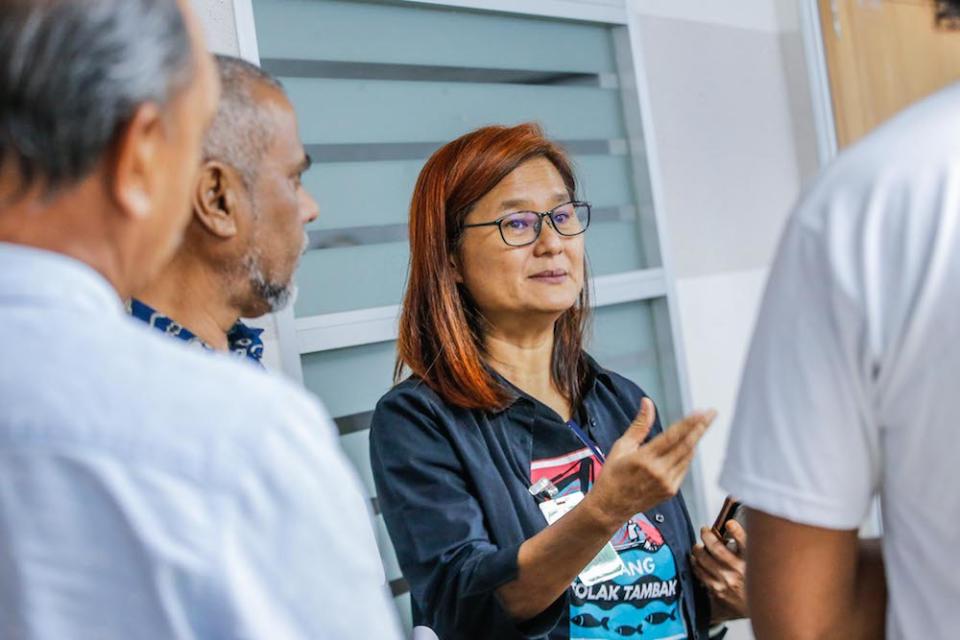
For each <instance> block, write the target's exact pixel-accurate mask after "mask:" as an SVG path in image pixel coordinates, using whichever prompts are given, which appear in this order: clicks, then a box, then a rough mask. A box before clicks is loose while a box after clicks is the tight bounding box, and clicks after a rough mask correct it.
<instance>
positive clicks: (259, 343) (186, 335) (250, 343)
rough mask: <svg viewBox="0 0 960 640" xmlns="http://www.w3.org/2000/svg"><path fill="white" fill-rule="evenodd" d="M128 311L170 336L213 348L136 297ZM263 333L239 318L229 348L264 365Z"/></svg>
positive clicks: (251, 360)
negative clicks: (261, 337) (261, 335)
mask: <svg viewBox="0 0 960 640" xmlns="http://www.w3.org/2000/svg"><path fill="white" fill-rule="evenodd" d="M127 312H128V313H129V314H130V315H131V316H133V317H134V318H136V319H137V320H142V321H143V322H146V323H147V324H148V325H150V326H151V327H153V328H155V329H158V330H159V331H162V332H164V333H165V334H167V335H168V336H172V337H174V338H177V339H179V340H183V341H184V342H187V343H190V344H196V345H198V346H200V347H202V348H203V349H206V350H208V351H212V350H213V348H212V347H210V345H208V344H207V343H206V342H204V341H203V340H201V339H200V338H199V336H197V335H196V334H195V333H193V332H192V331H190V330H189V329H187V328H186V327H184V326H183V325H180V324H178V323H177V322H176V321H175V320H173V319H172V318H168V317H167V316H165V315H163V314H162V313H160V312H159V311H157V310H156V309H154V308H153V307H151V306H150V305H148V304H145V303H143V302H140V301H139V300H137V299H136V298H134V299H132V300H130V302H129V303H127ZM261 333H263V329H254V328H253V327H248V326H247V325H245V324H243V323H242V322H240V321H239V320H237V322H236V323H234V325H233V327H231V328H230V331H229V332H228V333H227V350H228V351H229V352H230V353H232V354H233V355H235V356H237V357H239V358H244V359H246V360H249V361H250V362H253V363H255V364H256V365H258V366H260V367H263V363H262V362H261V360H262V359H263V340H261V339H260V334H261Z"/></svg>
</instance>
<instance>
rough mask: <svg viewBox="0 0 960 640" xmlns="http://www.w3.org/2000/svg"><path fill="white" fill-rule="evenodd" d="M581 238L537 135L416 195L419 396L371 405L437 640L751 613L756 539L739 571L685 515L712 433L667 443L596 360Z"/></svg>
mask: <svg viewBox="0 0 960 640" xmlns="http://www.w3.org/2000/svg"><path fill="white" fill-rule="evenodd" d="M589 224H590V205H589V204H588V203H586V202H580V201H578V200H577V198H576V180H575V177H574V173H573V169H572V167H571V164H570V161H569V159H568V158H567V156H566V154H565V153H564V152H563V150H562V149H560V148H559V147H558V146H557V145H556V144H554V143H553V142H551V141H550V140H548V139H546V138H545V137H544V136H543V133H542V131H541V130H540V128H539V127H537V126H536V125H533V124H524V125H520V126H516V127H485V128H482V129H478V130H476V131H474V132H472V133H470V134H467V135H465V136H463V137H461V138H458V139H457V140H454V141H453V142H450V143H449V144H447V145H445V146H444V147H442V148H441V149H439V150H438V151H437V152H436V153H434V154H433V156H432V157H431V158H430V159H429V161H428V162H427V163H426V165H425V166H424V168H423V170H422V171H421V173H420V177H419V179H418V180H417V185H416V188H415V190H414V194H413V200H412V202H411V206H410V250H411V260H410V273H409V279H408V285H407V291H406V296H405V298H404V302H403V311H402V313H401V316H400V331H399V338H398V342H397V348H398V359H397V368H396V372H395V377H396V379H397V380H398V381H399V380H400V379H401V378H402V376H403V374H404V372H405V371H406V370H409V371H410V374H411V375H410V376H409V377H407V378H406V379H405V380H403V381H402V382H399V383H398V384H397V385H396V386H395V387H394V388H393V389H392V390H390V391H389V392H388V393H387V394H386V395H385V396H384V397H383V398H382V399H381V400H380V402H379V403H378V404H377V408H376V411H375V412H374V416H373V424H372V428H371V434H370V456H371V462H372V465H373V473H374V478H375V480H376V485H377V493H378V497H379V503H380V508H381V511H382V513H383V516H384V519H385V520H386V524H387V528H388V529H389V531H390V536H391V538H392V539H393V543H394V546H395V548H396V552H397V558H398V560H399V562H400V567H401V568H402V570H403V574H404V576H405V577H406V579H407V581H408V582H409V583H410V589H411V595H412V601H413V608H414V622H415V624H421V625H426V626H429V627H431V628H432V629H433V630H434V631H436V633H437V634H438V635H439V636H440V638H442V640H455V639H459V638H471V639H473V638H494V639H497V640H505V639H509V638H549V639H551V640H554V639H559V638H627V637H638V638H639V637H642V638H644V639H645V640H649V639H651V638H688V637H689V638H706V637H708V628H709V627H710V625H711V623H716V622H720V621H723V620H726V619H731V618H734V617H741V616H743V615H744V613H745V604H744V603H745V601H746V599H745V593H744V588H743V574H744V562H743V558H742V555H740V554H742V552H743V549H744V546H745V543H746V537H745V534H744V532H743V530H742V529H741V528H739V527H738V526H737V525H736V524H735V523H734V524H731V526H730V527H729V528H728V533H729V534H730V535H731V536H732V537H733V538H734V539H736V540H737V542H738V543H739V551H731V550H730V549H728V548H727V546H726V545H725V544H724V542H723V541H722V540H720V539H719V538H718V537H717V536H715V535H714V534H713V533H710V532H709V529H706V530H704V531H703V532H702V535H703V541H704V544H703V545H694V542H695V540H694V535H693V528H692V525H691V522H690V518H689V516H688V514H687V510H686V507H685V506H684V503H683V499H682V498H681V497H680V495H679V493H678V492H679V488H680V484H681V482H682V481H683V478H684V476H685V475H686V471H687V467H688V465H689V463H690V461H691V459H692V457H693V453H694V448H695V445H696V443H697V441H698V440H699V439H700V437H701V435H702V434H703V432H704V430H705V429H706V428H707V426H708V425H709V423H710V422H711V421H712V420H713V416H714V414H713V412H709V413H694V414H692V415H690V416H688V417H687V418H685V419H684V420H682V421H680V422H678V423H677V424H675V425H673V426H672V427H670V428H669V429H667V430H666V431H661V428H660V424H659V421H658V420H657V418H656V412H655V409H654V405H653V403H652V401H651V400H650V399H649V398H647V397H646V395H645V394H644V392H643V391H642V390H641V389H640V388H639V387H637V386H636V385H635V384H633V383H632V382H630V381H629V380H627V379H626V378H623V377H621V376H619V375H617V374H616V373H613V372H611V371H607V370H605V369H603V368H601V367H600V366H599V365H597V363H596V362H594V361H593V360H592V359H591V358H590V356H588V355H587V354H586V353H585V352H584V351H583V346H582V345H583V337H584V328H585V325H586V322H587V317H588V313H589V306H588V301H587V287H586V281H587V273H586V265H585V259H584V242H583V233H584V232H585V231H586V230H587V228H588V227H589ZM601 469H602V473H601ZM560 516H562V517H560ZM548 521H549V522H551V523H553V524H550V525H549V526H548ZM694 576H696V577H694ZM704 587H706V588H704Z"/></svg>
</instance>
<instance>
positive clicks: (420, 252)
mask: <svg viewBox="0 0 960 640" xmlns="http://www.w3.org/2000/svg"><path fill="white" fill-rule="evenodd" d="M533 158H546V159H547V160H549V161H550V162H551V163H552V164H553V166H554V167H556V169H557V171H558V172H559V173H560V176H561V177H562V178H563V182H564V184H565V185H566V187H567V190H568V191H569V193H570V199H571V200H573V199H575V197H576V196H575V194H576V187H577V184H576V177H575V176H574V172H573V167H572V166H571V163H570V160H569V158H568V157H567V154H566V152H564V151H563V149H561V148H560V147H559V146H558V145H556V144H555V143H553V142H551V141H550V140H548V139H547V138H545V137H544V135H543V131H542V130H541V129H540V127H539V126H538V125H536V124H531V123H527V124H521V125H518V126H515V127H502V126H491V127H483V128H481V129H477V130H476V131H473V132H471V133H468V134H467V135H465V136H462V137H460V138H457V139H456V140H454V141H453V142H449V143H447V144H446V145H444V146H443V147H441V148H440V149H438V150H437V151H436V152H435V153H434V154H433V155H432V156H431V157H430V159H429V160H428V161H427V163H426V165H424V167H423V169H422V170H421V171H420V176H419V178H418V179H417V184H416V187H415V188H414V191H413V199H412V201H411V203H410V225H409V231H410V269H409V273H408V278H407V290H406V294H405V295H404V299H403V308H402V311H401V313H400V329H399V336H398V338H397V364H396V368H395V370H394V380H395V382H399V380H400V379H401V378H402V377H403V372H404V368H405V367H406V368H407V369H409V370H410V371H411V372H412V373H413V374H414V375H415V376H417V377H419V378H421V379H422V380H423V381H424V382H425V383H426V384H427V385H429V386H430V388H431V389H433V390H434V391H435V392H437V393H438V394H439V395H440V396H441V397H442V398H443V399H444V400H445V401H446V402H449V403H450V404H453V405H457V406H461V407H466V408H470V409H487V410H496V409H501V408H503V407H505V406H506V405H507V404H509V402H510V401H511V400H512V399H513V394H512V393H511V392H510V391H509V390H508V389H506V388H504V386H503V385H502V384H501V383H500V382H498V381H497V379H496V378H495V377H494V376H493V374H492V373H491V370H490V369H489V368H488V367H487V366H486V364H485V362H484V355H485V352H484V333H485V330H486V328H485V326H484V321H483V319H482V317H481V315H480V313H479V312H478V310H477V309H476V307H475V305H474V303H473V301H472V299H471V297H470V295H469V292H468V291H467V290H466V289H465V288H464V287H463V285H460V284H458V283H457V279H456V272H455V270H454V258H455V257H456V256H457V254H458V252H459V245H460V238H461V234H462V231H463V226H462V225H463V220H464V218H465V217H466V216H467V214H468V213H469V212H470V210H471V209H472V208H473V206H474V205H475V204H476V203H477V201H478V200H480V199H481V198H482V197H483V196H484V195H486V194H487V193H488V192H490V191H491V190H492V189H493V188H494V187H495V186H496V185H497V184H498V183H499V182H500V181H501V180H503V179H504V178H505V177H506V176H507V175H508V174H509V173H510V172H512V171H513V170H514V169H516V168H517V167H518V166H519V165H521V164H523V163H524V162H526V161H527V160H531V159H533ZM583 275H584V278H583V281H584V287H583V290H582V291H581V292H580V296H579V298H578V300H577V302H576V303H575V304H574V306H573V307H571V308H570V309H568V310H567V311H565V312H564V313H563V314H562V315H561V316H560V318H558V319H557V321H556V323H555V324H554V346H553V363H552V375H553V379H554V383H555V384H556V385H557V387H558V389H559V390H560V391H561V392H562V393H563V394H564V395H565V396H566V397H567V399H568V400H570V402H571V404H572V405H573V406H574V407H577V406H578V405H579V403H580V399H581V396H582V386H583V383H584V380H585V379H586V373H587V362H586V357H585V355H584V353H583V335H584V329H585V326H586V322H587V318H588V314H589V309H590V305H589V301H588V293H587V289H588V287H587V284H586V283H587V274H586V262H584V274H583Z"/></svg>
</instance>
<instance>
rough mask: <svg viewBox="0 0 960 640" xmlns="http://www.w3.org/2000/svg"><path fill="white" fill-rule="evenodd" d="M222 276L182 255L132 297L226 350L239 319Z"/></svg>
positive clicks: (238, 313) (207, 342)
mask: <svg viewBox="0 0 960 640" xmlns="http://www.w3.org/2000/svg"><path fill="white" fill-rule="evenodd" d="M229 290H230V288H229V287H228V286H227V285H226V283H225V282H224V281H223V277H222V276H221V275H219V274H217V273H215V272H214V270H213V269H211V268H209V267H208V266H206V265H204V264H201V263H199V262H198V261H197V260H194V259H192V258H190V257H186V256H185V255H184V254H183V252H181V253H179V254H177V256H176V257H175V258H174V259H173V261H171V263H170V265H169V266H168V267H167V268H166V269H164V272H163V273H162V274H161V275H160V277H159V278H157V279H156V280H155V281H154V282H153V283H152V284H151V285H150V286H149V287H148V288H147V289H145V290H144V291H141V292H140V293H138V294H137V295H135V296H134V297H135V298H137V299H138V300H140V301H141V302H143V303H144V304H146V305H149V306H150V307H152V308H154V309H156V310H157V311H158V312H159V313H162V314H163V315H165V316H167V317H168V318H170V319H172V320H174V321H176V323H177V324H179V325H180V326H182V327H184V328H186V329H187V330H189V331H190V332H191V333H193V334H194V335H195V336H197V337H198V338H200V340H202V341H203V342H204V343H206V344H207V345H208V346H210V347H212V348H214V349H216V350H218V351H226V350H227V349H228V348H229V346H230V345H229V343H228V340H227V334H228V333H229V331H230V329H231V327H233V325H234V324H236V322H237V320H238V319H239V318H240V311H239V310H238V309H236V308H235V307H234V306H233V305H232V304H231V301H230V297H229V293H228V292H229Z"/></svg>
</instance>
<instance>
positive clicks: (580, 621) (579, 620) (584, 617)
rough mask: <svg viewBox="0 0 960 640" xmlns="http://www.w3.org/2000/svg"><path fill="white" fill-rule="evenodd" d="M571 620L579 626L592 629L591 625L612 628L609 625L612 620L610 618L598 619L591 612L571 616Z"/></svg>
mask: <svg viewBox="0 0 960 640" xmlns="http://www.w3.org/2000/svg"><path fill="white" fill-rule="evenodd" d="M570 622H572V623H573V624H575V625H577V626H578V627H583V628H584V629H590V628H591V627H603V628H604V629H609V628H610V627H609V626H608V624H609V622H610V618H604V619H603V620H597V619H596V618H594V617H593V616H592V615H590V614H589V613H578V614H577V615H575V616H573V617H572V618H570Z"/></svg>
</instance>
